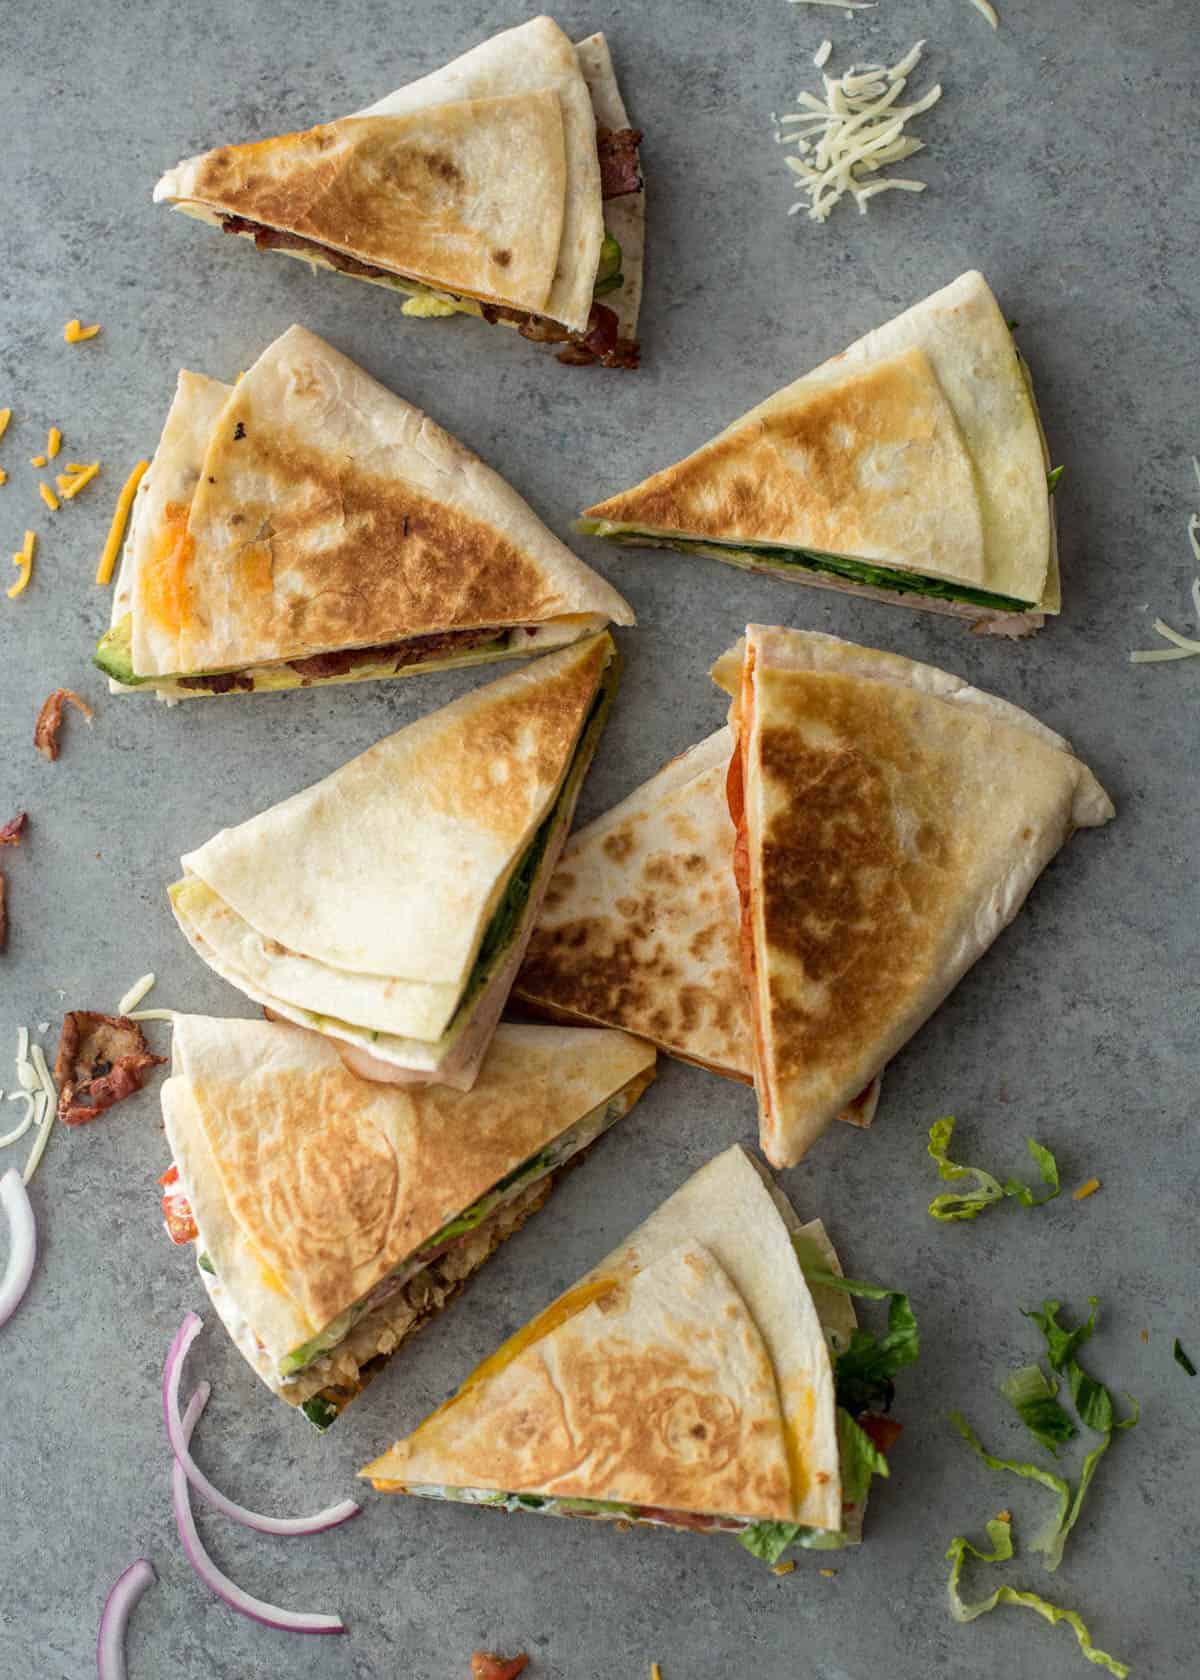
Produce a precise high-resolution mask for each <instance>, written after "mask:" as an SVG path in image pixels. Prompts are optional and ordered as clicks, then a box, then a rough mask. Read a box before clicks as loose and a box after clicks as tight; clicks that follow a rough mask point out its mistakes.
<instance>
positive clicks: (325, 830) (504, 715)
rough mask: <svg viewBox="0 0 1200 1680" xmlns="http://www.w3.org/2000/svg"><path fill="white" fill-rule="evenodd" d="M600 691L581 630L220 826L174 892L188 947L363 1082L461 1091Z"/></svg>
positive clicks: (598, 669) (605, 669)
mask: <svg viewBox="0 0 1200 1680" xmlns="http://www.w3.org/2000/svg"><path fill="white" fill-rule="evenodd" d="M616 680H617V660H616V649H615V648H614V646H613V644H612V639H611V638H610V637H609V636H608V635H602V636H594V637H592V639H591V640H590V641H588V642H582V643H580V644H579V645H578V646H577V647H574V648H567V649H565V650H563V651H562V652H560V653H551V654H547V655H546V656H545V658H543V659H540V660H537V661H536V662H535V663H534V664H532V665H530V666H528V667H527V668H526V669H524V670H522V671H518V672H516V673H515V674H514V675H512V676H507V677H502V678H501V679H500V680H499V681H498V682H494V683H489V684H488V685H487V686H486V687H484V688H479V689H476V690H475V691H474V692H473V693H470V694H467V695H464V696H463V697H462V698H461V699H459V700H456V701H454V702H453V704H451V705H449V706H444V707H443V708H442V709H441V710H440V711H437V712H433V713H431V714H430V715H429V716H427V717H423V718H420V719H418V721H417V722H415V723H410V724H409V725H408V726H407V727H406V728H404V729H401V730H399V731H397V733H396V734H394V735H389V736H388V737H387V738H386V739H385V740H383V741H380V742H378V743H377V744H376V745H375V746H373V747H371V748H369V749H368V751H367V752H365V753H362V754H361V755H360V756H359V757H358V758H355V759H352V760H351V761H350V763H349V764H345V765H343V766H342V767H341V769H340V770H335V771H334V772H333V774H332V775H330V776H326V777H325V779H324V780H323V781H320V782H318V783H317V784H316V785H315V786H314V787H310V788H306V789H305V790H304V791H303V792H301V793H297V794H294V795H293V796H292V798H290V799H286V800H284V801H283V803H282V804H280V805H276V806H274V807H272V808H271V809H270V810H268V811H264V812H262V813H261V814H260V815H259V816H256V817H252V818H250V820H249V821H248V822H244V823H241V824H240V825H239V826H238V827H237V828H232V829H224V830H222V832H221V833H220V834H217V835H216V836H215V837H214V838H213V839H211V840H210V841H208V843H207V844H206V845H204V846H201V847H199V849H198V850H196V851H194V852H190V853H188V854H187V856H185V857H184V859H183V869H184V874H183V878H182V879H181V880H179V881H177V882H176V883H175V884H174V886H172V887H171V889H170V899H171V908H172V909H173V911H174V913H175V918H176V920H177V921H178V923H179V925H180V927H181V929H182V930H183V932H184V934H185V935H186V937H187V939H188V940H189V942H190V943H191V945H192V947H193V949H194V950H195V951H196V952H197V954H198V955H199V956H200V957H202V958H203V959H204V961H205V962H206V963H207V964H208V965H209V967H210V968H212V969H214V970H215V971H216V972H217V973H218V974H220V975H222V976H223V977H224V978H225V979H226V980H228V981H229V982H230V983H231V984H232V985H234V986H237V987H238V988H239V990H240V991H242V992H244V993H245V994H246V996H247V997H250V998H253V999H254V1000H255V1001H256V1002H257V1003H260V1004H263V1005H265V1006H266V1007H267V1008H268V1009H270V1010H271V1012H272V1014H273V1015H276V1016H280V1017H282V1018H283V1019H285V1020H289V1021H294V1022H295V1023H296V1024H297V1025H298V1026H305V1027H311V1028H312V1029H313V1030H314V1031H316V1032H318V1033H322V1034H325V1035H326V1036H327V1037H328V1038H330V1039H331V1040H332V1041H333V1043H334V1044H335V1046H336V1047H337V1049H338V1052H339V1054H340V1055H341V1056H342V1058H343V1060H344V1061H346V1062H347V1064H348V1065H349V1066H351V1067H353V1068H354V1069H355V1070H356V1071H357V1072H359V1073H360V1074H362V1075H363V1076H364V1077H366V1078H369V1079H377V1080H383V1081H389V1082H401V1083H414V1084H431V1083H432V1084H444V1085H453V1086H455V1087H456V1088H457V1089H459V1090H463V1091H465V1090H469V1089H470V1087H471V1085H472V1084H473V1083H474V1080H475V1077H476V1075H477V1073H478V1071H479V1066H480V1063H481V1062H482V1060H483V1056H484V1052H485V1051H486V1050H487V1047H488V1043H489V1042H490V1040H491V1037H492V1034H493V1032H494V1031H495V1028H496V1023H497V1021H498V1020H499V1019H500V1013H501V1010H502V1009H503V1008H504V1003H505V1000H506V999H507V997H508V993H509V990H510V989H511V987H512V983H513V979H514V977H515V975H516V972H517V968H518V966H519V964H520V961H521V957H522V955H523V953H524V950H525V946H526V944H527V942H528V939H529V934H530V932H531V930H532V927H533V923H534V920H535V918H536V916H537V912H538V909H539V907H540V905H541V900H542V896H543V894H544V892H545V888H546V883H547V882H548V881H549V878H550V874H551V871H552V870H553V868H554V865H555V863H556V862H557V861H558V855H559V852H560V851H561V850H562V845H563V841H564V840H565V839H566V836H567V833H568V830H569V829H570V826H571V816H572V813H573V812H574V809H575V802H576V800H577V798H578V797H579V789H580V786H581V785H582V782H583V778H584V776H585V775H586V774H587V770H588V766H589V765H590V763H591V760H592V755H593V753H594V752H595V750H596V744H597V742H598V740H599V737H600V732H601V730H602V729H603V727H604V722H605V719H606V717H607V715H608V709H609V706H610V704H611V701H612V695H613V693H614V690H615V687H616Z"/></svg>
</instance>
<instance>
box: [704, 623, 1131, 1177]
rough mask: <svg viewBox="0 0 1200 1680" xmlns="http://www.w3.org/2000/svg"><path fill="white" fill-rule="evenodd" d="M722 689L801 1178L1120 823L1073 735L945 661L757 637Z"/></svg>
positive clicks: (738, 819)
mask: <svg viewBox="0 0 1200 1680" xmlns="http://www.w3.org/2000/svg"><path fill="white" fill-rule="evenodd" d="M713 678H714V680H715V681H716V682H717V683H718V684H719V685H720V686H721V687H722V688H723V689H725V690H726V692H727V693H728V694H730V695H731V696H732V700H733V704H732V706H731V707H730V721H731V723H732V725H733V728H734V731H735V733H736V737H737V749H736V751H735V753H734V755H733V757H732V759H731V760H730V776H729V807H730V814H731V816H732V818H733V821H734V824H735V826H736V828H737V831H738V839H737V842H736V843H735V848H734V858H735V866H736V875H737V881H738V889H739V892H740V895H741V900H742V907H743V915H744V918H745V925H746V939H745V943H744V945H743V950H744V952H745V955H746V959H747V964H748V968H749V986H750V1007H751V1009H752V1011H753V1014H754V1021H755V1034H754V1045H755V1087H756V1089H757V1092H758V1101H759V1129H760V1137H761V1142H762V1148H763V1151H764V1152H765V1154H766V1155H767V1158H768V1159H769V1160H770V1161H771V1162H772V1163H773V1164H774V1165H776V1166H780V1167H785V1166H794V1165H795V1164H796V1162H797V1161H798V1160H799V1159H800V1158H801V1156H802V1155H804V1154H805V1152H806V1151H807V1150H808V1148H809V1147H810V1145H811V1144H812V1143H813V1142H814V1141H815V1140H816V1139H817V1138H818V1137H819V1136H820V1134H821V1133H822V1132H823V1131H824V1130H825V1128H826V1127H827V1126H828V1124H829V1122H830V1121H831V1120H832V1119H833V1118H834V1116H835V1115H837V1114H838V1113H839V1111H840V1110H841V1108H842V1107H843V1106H844V1104H845V1103H846V1102H847V1101H848V1100H849V1099H850V1098H851V1097H852V1096H853V1095H854V1093H855V1092H857V1091H861V1090H862V1089H863V1087H864V1085H865V1084H866V1083H867V1082H868V1081H869V1080H871V1079H874V1078H876V1077H877V1076H878V1075H879V1074H880V1073H881V1072H882V1071H883V1069H884V1067H885V1066H886V1065H887V1063H888V1061H889V1060H890V1059H891V1057H892V1056H894V1055H895V1054H896V1052H897V1051H898V1050H899V1049H900V1048H901V1047H902V1046H903V1045H904V1044H905V1043H907V1041H908V1040H909V1039H910V1038H911V1037H912V1035H913V1034H914V1033H915V1032H916V1031H917V1030H918V1028H920V1027H921V1026H923V1025H924V1023H925V1022H926V1021H927V1020H928V1019H929V1017H930V1016H931V1015H932V1014H933V1012H934V1010H935V1009H937V1007H938V1005H939V1004H940V1003H942V1002H943V1000H944V999H945V998H946V997H947V996H948V994H949V993H950V992H951V991H952V990H953V988H954V987H955V986H956V985H957V983H958V981H959V980H960V979H961V978H962V976H963V975H964V974H965V973H966V971H967V970H968V969H969V968H970V967H971V965H972V963H974V962H975V961H976V960H977V959H978V958H979V957H981V956H982V955H983V953H984V952H985V951H986V950H987V948H988V947H989V945H991V943H992V941H993V940H994V939H995V938H996V936H997V934H998V933H999V932H1000V931H1001V929H1002V928H1004V927H1006V926H1007V925H1008V923H1009V922H1011V921H1012V919H1013V917H1014V916H1015V915H1016V914H1017V911H1018V910H1019V909H1020V908H1021V905H1022V904H1023V903H1024V901H1025V898H1026V896H1027V894H1028V893H1029V890H1030V888H1031V887H1032V886H1033V884H1034V882H1035V881H1036V880H1037V878H1038V876H1039V875H1040V874H1041V872H1042V870H1043V869H1044V868H1045V867H1046V865H1047V864H1048V863H1049V862H1050V859H1051V858H1052V857H1053V856H1054V854H1055V853H1056V852H1057V851H1058V849H1059V848H1060V846H1062V845H1063V844H1064V843H1065V842H1066V841H1067V840H1068V839H1069V838H1070V836H1071V835H1072V834H1073V833H1074V832H1075V830H1076V829H1077V828H1094V827H1098V826H1100V825H1101V824H1103V823H1106V822H1108V821H1109V820H1110V819H1111V818H1112V816H1113V815H1114V812H1113V806H1112V801H1111V800H1110V799H1109V797H1108V795H1107V794H1106V793H1105V791H1104V789H1103V788H1102V787H1101V786H1100V784H1099V782H1098V781H1097V780H1096V778H1095V777H1094V776H1093V775H1092V772H1091V771H1090V770H1089V769H1088V768H1087V766H1086V765H1085V764H1082V763H1081V762H1080V761H1079V759H1077V758H1076V757H1075V756H1074V754H1073V753H1072V751H1071V747H1070V744H1069V743H1068V742H1067V741H1065V740H1064V739H1063V738H1062V736H1061V735H1056V734H1055V733H1054V732H1053V731H1052V730H1050V729H1047V728H1046V726H1045V725H1044V724H1042V723H1039V722H1038V720H1037V719H1036V718H1034V717H1031V716H1030V715H1029V713H1028V712H1023V711H1021V710H1020V709H1019V708H1018V707H1016V706H1013V705H1011V704H1010V703H1009V702H1008V701H1007V700H1001V699H999V698H998V697H997V696H996V695H993V694H985V693H983V692H982V691H981V690H979V689H976V688H972V687H971V686H970V685H969V684H968V683H966V682H964V681H963V679H962V678H961V677H955V676H951V675H949V674H948V673H947V672H945V671H939V670H936V669H935V668H934V667H933V666H932V665H922V664H918V663H917V662H916V661H915V660H911V659H902V658H901V657H900V656H899V655H897V654H891V653H880V652H877V651H876V650H875V649H874V648H866V647H859V646H857V645H856V644H854V643H853V642H842V641H838V640H837V638H836V637H833V636H825V635H820V634H818V633H817V632H815V631H807V630H783V629H772V628H766V627H764V626H762V625H756V624H752V625H750V626H749V627H748V629H747V631H746V636H745V639H744V641H742V642H740V643H739V644H738V645H737V646H736V647H735V648H733V649H731V650H730V652H729V653H727V654H725V655H724V656H723V657H722V658H721V659H720V660H719V661H718V663H717V665H716V666H715V668H714V670H713Z"/></svg>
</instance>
